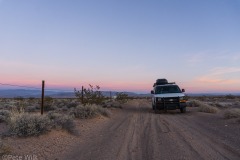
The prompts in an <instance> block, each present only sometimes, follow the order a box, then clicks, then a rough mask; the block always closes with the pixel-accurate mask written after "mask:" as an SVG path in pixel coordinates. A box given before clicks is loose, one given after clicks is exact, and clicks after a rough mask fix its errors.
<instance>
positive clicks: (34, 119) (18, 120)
mask: <svg viewBox="0 0 240 160" xmlns="http://www.w3.org/2000/svg"><path fill="white" fill-rule="evenodd" d="M8 124H9V132H10V134H12V135H17V136H36V135H39V134H41V133H44V132H47V131H49V130H50V128H51V122H50V119H49V118H48V117H47V116H45V115H37V114H28V113H25V112H23V111H12V112H11V114H10V117H9V122H8Z"/></svg>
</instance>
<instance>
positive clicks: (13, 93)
mask: <svg viewBox="0 0 240 160" xmlns="http://www.w3.org/2000/svg"><path fill="white" fill-rule="evenodd" d="M117 93H119V92H116V91H111V96H115V95H116V94H117ZM124 93H125V94H127V95H128V96H131V97H151V94H139V93H134V92H124ZM41 94H42V92H41V90H28V89H4V90H0V98H14V97H23V98H29V97H35V98H40V97H41ZM44 94H45V96H50V97H53V98H75V94H74V92H73V91H45V93H44ZM102 94H103V95H104V96H106V97H110V91H102ZM229 94H231V95H237V96H240V93H186V95H188V96H223V95H229Z"/></svg>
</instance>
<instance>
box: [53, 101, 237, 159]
mask: <svg viewBox="0 0 240 160" xmlns="http://www.w3.org/2000/svg"><path fill="white" fill-rule="evenodd" d="M82 139H83V140H82V141H81V142H79V143H78V144H76V146H74V147H72V149H71V150H69V151H68V153H67V154H65V153H64V155H59V157H57V158H58V159H81V160H85V159H86V160H96V159H98V160H116V159H118V160H131V159H133V160H150V159H218V160H221V159H231V160H234V159H236V160H237V159H240V125H239V124H237V123H233V122H230V121H226V120H224V119H223V118H221V116H220V115H214V114H208V113H199V112H196V111H195V108H188V111H187V113H185V114H181V113H180V112H179V111H170V112H168V113H160V114H154V113H153V112H152V110H151V106H150V102H147V101H144V100H140V101H135V102H132V103H131V104H129V105H128V106H125V107H124V108H123V109H122V110H119V111H118V112H117V113H115V114H114V115H113V116H112V117H111V118H110V119H109V120H108V121H106V122H104V123H102V124H101V125H99V126H97V127H95V128H94V129H93V130H92V132H91V133H89V134H88V135H84V136H83V137H82Z"/></svg>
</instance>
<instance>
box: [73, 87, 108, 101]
mask: <svg viewBox="0 0 240 160" xmlns="http://www.w3.org/2000/svg"><path fill="white" fill-rule="evenodd" d="M74 93H75V96H76V97H77V98H78V99H79V100H80V101H82V100H83V101H82V104H83V105H88V104H90V105H92V104H96V105H101V104H102V103H103V102H104V100H105V97H104V96H103V94H102V92H101V91H100V87H99V86H98V85H96V86H95V87H94V86H93V85H91V84H89V88H84V89H83V90H80V91H78V90H76V88H74ZM82 95H83V97H82Z"/></svg>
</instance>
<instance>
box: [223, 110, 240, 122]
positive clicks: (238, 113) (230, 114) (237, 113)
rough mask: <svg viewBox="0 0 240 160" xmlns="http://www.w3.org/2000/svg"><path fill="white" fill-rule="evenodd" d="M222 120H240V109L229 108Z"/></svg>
mask: <svg viewBox="0 0 240 160" xmlns="http://www.w3.org/2000/svg"><path fill="white" fill-rule="evenodd" d="M224 118H226V119H231V118H240V109H239V108H231V109H229V110H227V111H225V113H224Z"/></svg>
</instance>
